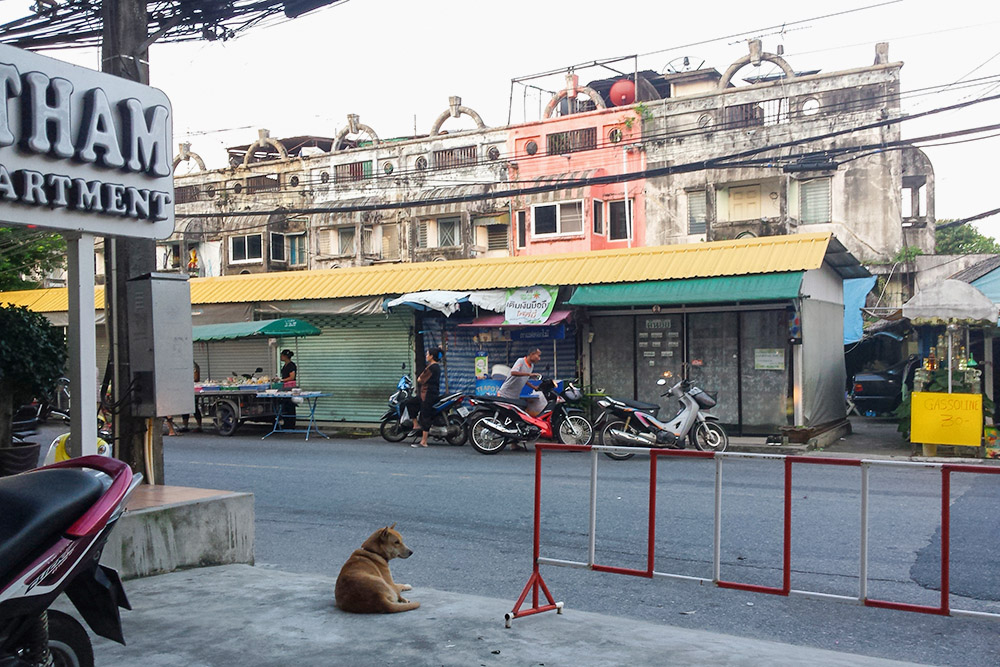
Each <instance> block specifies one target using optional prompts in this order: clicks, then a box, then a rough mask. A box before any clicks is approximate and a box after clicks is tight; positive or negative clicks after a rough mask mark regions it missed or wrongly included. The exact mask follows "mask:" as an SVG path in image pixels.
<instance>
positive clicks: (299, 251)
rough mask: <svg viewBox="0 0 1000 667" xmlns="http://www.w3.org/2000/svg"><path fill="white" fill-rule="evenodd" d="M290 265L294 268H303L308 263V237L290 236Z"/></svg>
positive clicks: (300, 235)
mask: <svg viewBox="0 0 1000 667" xmlns="http://www.w3.org/2000/svg"><path fill="white" fill-rule="evenodd" d="M288 263H289V264H291V265H292V266H302V265H303V264H305V263H306V235H305V234H289V235H288Z"/></svg>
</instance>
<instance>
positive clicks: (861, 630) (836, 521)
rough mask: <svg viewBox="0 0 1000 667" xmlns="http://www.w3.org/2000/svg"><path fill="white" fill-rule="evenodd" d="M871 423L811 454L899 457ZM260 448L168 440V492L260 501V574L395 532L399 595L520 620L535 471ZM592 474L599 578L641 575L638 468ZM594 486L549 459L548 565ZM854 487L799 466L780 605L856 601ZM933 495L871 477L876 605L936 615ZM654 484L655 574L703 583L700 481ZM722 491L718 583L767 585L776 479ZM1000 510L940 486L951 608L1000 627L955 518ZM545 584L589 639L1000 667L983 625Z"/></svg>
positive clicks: (329, 563)
mask: <svg viewBox="0 0 1000 667" xmlns="http://www.w3.org/2000/svg"><path fill="white" fill-rule="evenodd" d="M869 425H871V426H874V428H872V429H868V430H867V431H866V430H865V429H862V430H863V431H865V432H863V433H861V434H859V435H855V436H850V437H848V438H846V439H845V440H843V441H840V442H838V443H834V445H832V446H830V447H828V448H827V451H825V452H822V455H825V456H838V455H839V456H860V455H862V454H866V452H871V451H873V450H876V451H875V454H876V455H878V456H886V457H895V458H897V459H906V458H908V456H909V453H910V446H909V445H907V444H905V443H903V442H902V441H901V440H900V439H899V438H898V435H896V434H895V433H894V426H893V425H891V424H880V423H877V422H871V423H868V424H865V426H869ZM261 435H263V432H261V433H256V434H255V433H253V432H251V431H243V432H241V434H239V435H238V436H236V437H234V438H220V437H217V436H214V435H208V434H193V433H188V434H184V435H182V436H180V437H177V438H167V439H166V440H165V457H166V462H167V482H168V483H170V484H175V485H184V486H199V487H204V488H224V489H229V490H235V491H251V492H253V493H254V494H255V503H256V523H257V542H256V554H257V562H258V568H256V570H259V571H262V570H263V569H268V570H270V569H277V570H281V571H283V572H285V573H289V574H291V573H297V574H302V575H306V576H308V577H320V578H325V579H326V580H328V579H331V578H333V577H335V576H336V573H337V571H338V570H339V567H340V565H341V564H342V563H343V561H344V560H345V559H346V557H347V555H349V553H350V551H351V550H353V549H354V548H356V547H357V546H358V545H359V544H360V542H361V541H362V540H363V539H364V537H366V536H367V535H368V534H369V533H370V532H371V531H372V530H373V529H374V528H375V527H377V526H378V525H385V524H388V523H392V522H394V521H395V522H398V526H397V527H398V528H399V529H400V530H401V531H402V533H403V535H404V538H405V539H406V540H407V543H408V545H409V546H410V547H411V548H413V549H414V551H415V554H414V556H413V557H412V558H410V559H409V560H407V561H404V562H394V567H393V571H394V573H395V574H396V575H397V579H398V580H401V581H407V582H409V583H411V584H414V586H415V587H416V588H417V589H420V590H425V589H430V590H431V591H435V594H438V593H440V594H441V595H444V596H449V595H454V596H465V595H472V596H480V597H485V598H488V599H490V600H492V601H493V603H494V604H495V605H496V606H497V608H499V609H503V610H508V609H509V608H510V607H511V606H513V602H514V600H515V599H516V597H517V595H518V594H519V593H520V591H521V589H522V588H523V586H524V584H525V582H526V581H527V577H528V575H529V574H530V569H531V521H532V506H531V498H532V493H533V484H534V456H533V455H531V454H524V453H517V454H515V453H510V452H502V453H501V454H499V455H497V456H482V455H480V454H478V453H476V452H475V451H474V450H472V449H471V448H470V447H468V446H466V447H462V448H452V447H448V446H446V445H439V446H435V447H432V448H431V449H429V450H415V449H411V448H409V447H408V446H406V445H405V444H401V445H390V444H388V443H384V442H382V441H378V440H372V439H362V440H347V439H342V438H338V439H335V440H334V441H325V440H311V441H310V442H309V443H306V442H304V441H303V440H301V436H298V437H296V436H293V435H289V436H281V437H280V438H279V437H277V436H272V437H270V438H268V439H267V440H265V441H263V442H262V441H261V440H260V439H259V438H260V436H261ZM866 439H868V440H870V441H871V442H868V443H865V440H866ZM556 457H558V458H556ZM598 465H599V475H600V477H599V480H600V481H599V486H598V507H599V512H598V542H597V560H598V562H600V563H605V564H611V565H620V566H625V567H643V566H644V564H645V539H646V526H647V524H646V513H647V508H648V470H649V464H648V459H644V458H642V457H636V458H635V459H633V460H631V461H626V462H615V461H610V460H608V459H605V458H604V457H599V463H598ZM589 468H590V459H589V458H588V456H587V455H584V454H552V455H546V456H545V458H544V460H543V480H544V485H543V517H544V521H543V549H542V555H543V556H548V557H554V558H566V559H573V560H585V559H586V535H587V525H586V522H587V513H586V507H587V505H588V502H589V499H588V493H589V488H588V482H589ZM858 477H859V474H858V473H857V470H856V469H849V468H831V467H827V466H816V467H813V466H805V467H802V468H800V467H799V466H796V468H795V474H794V484H793V488H794V497H795V505H794V508H795V509H794V512H793V533H792V535H793V545H792V546H793V548H792V551H793V564H792V567H793V578H792V586H793V588H796V589H810V590H819V591H823V592H830V593H837V594H843V595H855V594H856V593H857V568H858V564H857V550H858V524H859V519H858V515H859V511H858V508H859V494H858V491H857V489H858V486H859V481H858ZM939 477H940V476H939V475H937V477H935V476H934V473H930V472H927V471H921V472H919V473H917V472H911V471H897V470H878V471H875V472H873V474H872V505H873V507H872V525H871V529H870V536H871V539H870V541H871V561H870V595H871V596H873V597H880V598H884V599H889V600H897V601H903V602H913V603H921V604H933V603H935V602H936V601H937V598H938V593H937V592H936V585H937V574H936V573H937V572H939V570H940V560H939V559H940V546H939V542H938V543H937V544H936V543H935V539H938V540H939V536H938V535H937V531H938V528H939V526H938V522H937V520H936V512H937V511H938V510H939V507H940V496H939V495H938V488H939V486H938V485H939ZM995 480H996V478H995V477H993V476H991V480H990V481H995ZM658 481H659V484H658V495H657V511H658V515H659V517H660V518H659V522H658V524H657V538H656V553H657V559H656V569H657V571H660V572H671V573H678V574H685V575H689V576H699V577H710V576H711V561H710V558H711V545H712V511H713V504H712V470H711V467H710V464H707V463H705V462H697V461H676V460H673V461H668V462H662V461H661V464H660V466H659V474H658ZM724 482H725V488H726V491H725V493H724V497H723V509H724V513H723V554H722V556H723V570H722V574H723V578H727V579H732V580H737V581H745V582H750V583H757V584H761V585H770V586H774V585H778V584H780V579H781V574H780V562H781V550H780V544H781V521H780V517H781V511H782V501H781V499H782V480H781V475H780V472H779V470H778V469H777V468H775V467H774V466H773V463H770V462H768V463H759V462H754V463H746V464H740V465H737V464H736V463H735V462H734V463H733V465H730V464H729V463H727V464H726V467H725V471H724ZM998 495H1000V494H998V493H997V485H996V484H993V485H992V487H990V486H989V485H986V484H985V483H984V484H978V483H976V482H975V481H969V480H965V479H962V480H955V482H954V483H953V494H952V496H953V499H954V504H955V506H956V507H959V508H960V509H961V510H962V511H960V512H956V516H955V517H954V520H955V521H956V524H955V526H954V527H953V530H952V535H953V544H955V545H966V544H969V545H970V547H969V548H968V549H963V548H954V549H953V565H952V580H953V582H961V583H960V584H959V585H958V586H957V587H956V586H955V585H954V584H953V587H954V588H955V591H956V592H958V593H960V594H961V595H954V596H953V598H952V605H953V607H956V608H965V609H973V610H981V611H992V612H1000V605H997V604H996V603H995V602H991V601H992V600H996V599H997V594H996V591H997V588H998V586H997V584H996V580H995V575H994V574H993V572H992V570H991V568H989V567H988V565H987V564H988V561H989V557H988V556H987V555H986V554H990V553H995V551H996V542H997V535H998V534H1000V533H997V532H996V531H994V530H993V529H992V528H990V527H989V525H987V524H984V523H983V522H982V521H981V520H980V521H979V522H978V524H977V522H976V521H975V520H973V521H972V522H971V523H970V524H969V525H966V526H963V527H962V528H961V530H960V529H959V527H958V526H959V523H958V521H959V519H958V517H959V516H969V517H971V518H973V519H974V518H975V517H976V516H980V517H981V515H982V514H983V511H982V508H983V507H991V506H995V505H996V501H997V498H998ZM966 507H967V508H968V510H969V511H968V512H966V511H965V508H966ZM977 508H979V512H978V513H977V512H976V510H977ZM984 527H985V528H986V529H985V530H980V528H984ZM967 533H970V534H969V535H968V536H967V535H966V534H967ZM977 540H978V542H977ZM542 574H543V576H544V577H545V581H546V582H547V584H548V586H549V588H550V590H552V592H553V594H554V595H555V596H556V598H557V599H559V600H564V601H565V602H566V605H567V613H568V612H569V611H573V612H581V611H583V612H591V613H597V614H602V615H604V616H603V617H602V619H603V620H602V623H604V624H608V625H609V626H612V627H615V628H618V631H620V632H624V633H626V634H628V633H629V632H630V628H631V627H632V625H634V624H646V623H652V624H654V625H656V626H658V627H660V628H661V629H662V630H664V631H666V630H670V631H671V632H673V631H678V632H682V631H706V632H711V633H720V634H723V635H727V636H733V637H740V638H743V640H746V641H749V640H754V641H757V640H768V641H776V642H783V643H787V644H791V645H794V646H799V647H808V648H818V649H826V650H832V651H839V652H846V653H848V654H854V655H866V656H875V657H882V658H892V659H902V660H909V661H914V662H922V663H932V664H954V665H984V664H998V663H1000V651H998V647H997V642H996V641H995V638H996V635H997V629H998V627H1000V626H998V625H997V622H996V621H990V620H982V619H970V618H942V617H936V616H928V615H923V614H913V613H906V612H896V611H887V610H878V609H870V608H864V607H858V606H853V605H846V604H838V603H834V602H829V601H813V600H805V599H800V598H784V597H778V596H771V595H762V594H756V593H746V592H741V591H732V590H722V589H718V588H715V587H713V586H699V585H696V584H693V583H690V582H682V581H675V580H663V579H658V580H656V581H652V582H651V581H648V580H645V579H637V578H633V577H625V576H621V575H613V574H604V573H595V572H587V571H583V570H576V569H565V568H556V567H548V566H546V567H543V568H542ZM150 581H153V580H150ZM147 585H152V584H147V583H146V582H145V581H143V582H134V583H132V582H130V583H129V584H128V587H129V589H130V590H131V589H132V587H133V586H142V587H146V586H147ZM142 590H145V588H143V589H142ZM413 599H420V598H419V597H416V596H414V597H413ZM422 612H423V609H422V610H419V611H418V612H415V613H417V614H420V613H422ZM407 615H408V614H404V615H402V616H407ZM127 616H128V614H126V617H127ZM542 616H546V615H545V614H543V615H542ZM494 617H495V615H494V616H491V618H490V619H489V621H488V623H492V622H494ZM540 618H541V617H534V618H527V619H521V620H518V621H515V624H520V623H524V624H532V623H536V622H537V621H539V620H540ZM484 622H487V621H484ZM497 622H499V621H497ZM544 622H545V623H548V622H549V621H547V620H546V621H544ZM557 627H561V626H557ZM643 627H645V626H643ZM789 650H792V649H789ZM790 655H791V654H790ZM637 657H638V656H637ZM435 659H436V658H435ZM550 659H551V657H550ZM640 662H643V661H642V660H640ZM121 664H128V663H121ZM164 664H167V663H164ZM176 664H185V663H176ZM191 664H194V663H191ZM205 664H231V663H226V662H214V663H205ZM261 664H264V663H261ZM306 664H310V663H306ZM442 664H444V663H442ZM454 664H459V663H457V662H456V663H454ZM468 664H473V663H468ZM518 664H528V663H525V662H523V661H522V662H518ZM547 664H557V663H553V662H547ZM586 664H598V663H596V662H595V663H586ZM692 664H693V663H692ZM705 664H710V663H705ZM711 664H714V663H711ZM732 664H740V663H732ZM755 664H758V663H757V662H755Z"/></svg>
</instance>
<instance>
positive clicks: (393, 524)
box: [389, 521, 396, 530]
mask: <svg viewBox="0 0 1000 667" xmlns="http://www.w3.org/2000/svg"><path fill="white" fill-rule="evenodd" d="M395 527H396V522H395V521H393V522H392V525H391V526H389V530H392V529H393V528H395Z"/></svg>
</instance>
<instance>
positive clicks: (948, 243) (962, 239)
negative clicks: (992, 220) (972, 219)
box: [934, 220, 1000, 255]
mask: <svg viewBox="0 0 1000 667" xmlns="http://www.w3.org/2000/svg"><path fill="white" fill-rule="evenodd" d="M946 222H948V220H939V221H938V224H943V223H946ZM934 240H935V245H936V252H937V254H939V255H971V254H975V253H991V252H992V253H1000V244H998V243H997V240H996V239H995V238H993V237H992V236H985V235H983V234H980V233H979V232H978V231H976V228H975V227H973V226H971V225H957V226H955V227H947V228H945V229H938V230H937V231H936V232H935V233H934Z"/></svg>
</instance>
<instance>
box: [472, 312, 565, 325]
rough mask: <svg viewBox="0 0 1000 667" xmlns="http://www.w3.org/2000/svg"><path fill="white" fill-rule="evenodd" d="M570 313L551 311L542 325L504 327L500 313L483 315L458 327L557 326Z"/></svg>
mask: <svg viewBox="0 0 1000 667" xmlns="http://www.w3.org/2000/svg"><path fill="white" fill-rule="evenodd" d="M570 314H571V313H570V311H568V310H553V311H552V314H551V315H549V318H548V319H547V320H545V322H544V323H542V324H507V325H504V323H503V321H504V316H503V315H501V314H500V313H497V314H496V315H483V316H482V317H477V318H476V319H474V320H472V321H471V322H466V323H464V324H459V325H458V326H460V327H478V328H480V329H489V328H494V327H502V326H508V327H550V326H552V325H553V324H559V323H560V322H563V321H564V320H567V319H569V316H570Z"/></svg>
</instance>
